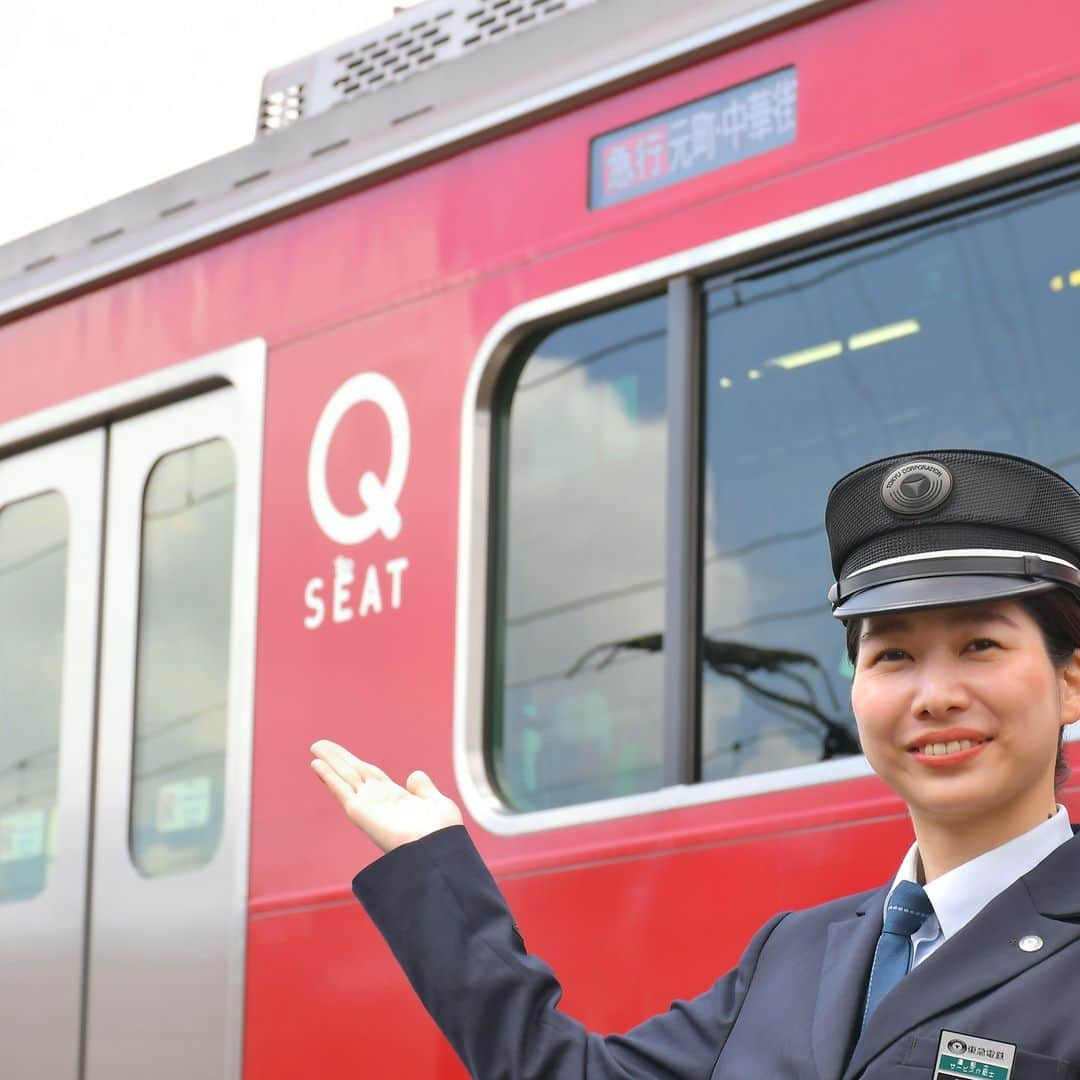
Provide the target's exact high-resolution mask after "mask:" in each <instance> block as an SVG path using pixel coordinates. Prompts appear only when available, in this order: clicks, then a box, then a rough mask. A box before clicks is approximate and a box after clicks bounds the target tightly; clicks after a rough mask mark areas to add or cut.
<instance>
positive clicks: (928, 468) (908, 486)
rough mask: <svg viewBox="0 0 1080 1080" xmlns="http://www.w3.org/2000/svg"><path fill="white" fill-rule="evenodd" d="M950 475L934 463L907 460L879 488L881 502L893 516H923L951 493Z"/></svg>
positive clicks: (946, 470) (942, 467) (951, 482)
mask: <svg viewBox="0 0 1080 1080" xmlns="http://www.w3.org/2000/svg"><path fill="white" fill-rule="evenodd" d="M952 486H953V480H952V473H951V472H949V470H948V469H946V468H945V466H944V465H939V464H938V463H937V462H936V461H908V462H905V463H904V464H903V465H900V466H898V467H897V468H895V469H893V471H892V472H891V473H889V475H888V476H886V477H885V480H884V482H883V483H882V485H881V501H882V502H883V503H884V504H885V505H886V506H887V507H888V508H889V509H890V510H891V511H892V512H893V513H894V514H926V513H928V512H929V511H931V510H933V509H935V508H936V507H938V506H940V505H941V504H942V503H943V502H944V501H945V500H946V499H947V498H948V497H949V493H950V492H951V491H952Z"/></svg>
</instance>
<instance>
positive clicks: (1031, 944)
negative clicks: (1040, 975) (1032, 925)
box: [1016, 934, 1043, 952]
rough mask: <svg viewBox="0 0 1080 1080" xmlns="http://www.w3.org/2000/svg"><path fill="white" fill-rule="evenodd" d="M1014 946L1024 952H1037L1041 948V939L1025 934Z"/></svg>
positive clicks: (1034, 935)
mask: <svg viewBox="0 0 1080 1080" xmlns="http://www.w3.org/2000/svg"><path fill="white" fill-rule="evenodd" d="M1016 944H1017V946H1018V947H1019V948H1020V949H1022V950H1023V951H1024V952H1038V951H1039V950H1040V949H1041V948H1042V947H1043V939H1042V938H1041V937H1039V935H1038V934H1027V935H1025V936H1024V937H1022V938H1021V939H1020V940H1019V941H1018V942H1017V943H1016Z"/></svg>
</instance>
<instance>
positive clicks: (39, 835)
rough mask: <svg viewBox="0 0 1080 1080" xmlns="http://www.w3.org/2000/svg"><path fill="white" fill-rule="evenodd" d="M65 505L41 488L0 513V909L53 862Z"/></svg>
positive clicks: (32, 891)
mask: <svg viewBox="0 0 1080 1080" xmlns="http://www.w3.org/2000/svg"><path fill="white" fill-rule="evenodd" d="M67 552H68V509H67V503H66V502H65V500H64V497H63V496H62V495H60V494H59V493H58V492H55V491H50V492H46V493H44V494H41V495H35V496H33V497H32V498H28V499H23V500H21V501H19V502H14V503H11V504H9V505H7V506H4V507H2V508H0V643H2V644H0V903H6V902H10V901H14V900H25V899H28V898H29V897H31V896H34V895H36V894H37V893H39V892H41V891H42V890H43V889H44V888H45V886H46V884H47V883H48V881H49V877H50V874H51V872H52V869H53V865H54V862H55V859H56V850H55V837H56V809H57V777H58V754H59V742H60V706H61V700H60V698H61V694H60V688H61V673H62V669H63V648H64V605H65V594H66V591H67V573H66V571H67Z"/></svg>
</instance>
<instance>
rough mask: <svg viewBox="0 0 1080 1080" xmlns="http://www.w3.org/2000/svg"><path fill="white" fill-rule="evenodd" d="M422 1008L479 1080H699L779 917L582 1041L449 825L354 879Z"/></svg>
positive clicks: (460, 832) (457, 830) (468, 847)
mask: <svg viewBox="0 0 1080 1080" xmlns="http://www.w3.org/2000/svg"><path fill="white" fill-rule="evenodd" d="M353 892H354V893H355V894H356V897H357V899H358V900H359V901H360V902H361V903H362V904H363V905H364V907H365V908H366V909H367V911H368V914H369V915H370V916H371V918H372V919H373V920H374V922H375V924H376V926H377V927H378V929H379V931H380V932H381V933H382V935H383V937H385V938H386V941H387V943H388V944H389V946H390V948H391V950H392V951H393V953H394V955H395V956H396V957H397V960H398V963H400V964H401V967H402V968H403V969H404V971H405V974H406V975H407V976H408V979H409V981H410V982H411V983H412V986H413V988H414V989H415V990H416V992H417V994H418V995H419V997H420V1000H421V1001H422V1002H423V1003H424V1006H425V1008H426V1009H427V1010H428V1012H429V1013H431V1015H432V1017H433V1018H434V1020H435V1022H436V1023H437V1024H438V1025H439V1027H440V1028H441V1029H442V1031H443V1033H444V1034H445V1035H446V1037H447V1039H449V1040H450V1043H451V1045H452V1046H453V1047H454V1049H455V1050H456V1051H457V1053H458V1055H459V1056H460V1058H461V1060H462V1061H463V1062H464V1063H465V1066H466V1068H467V1069H468V1070H469V1072H470V1073H471V1074H472V1076H474V1077H476V1078H477V1080H541V1078H542V1080H578V1078H581V1080H585V1078H587V1080H609V1078H610V1080H616V1078H617V1080H628V1078H633V1080H643V1078H645V1077H669V1078H680V1080H681V1078H686V1080H690V1078H693V1080H708V1078H709V1076H710V1075H711V1073H712V1070H713V1068H714V1066H715V1064H716V1061H717V1058H718V1057H719V1055H720V1052H721V1050H722V1049H723V1046H724V1043H725V1041H726V1040H727V1036H728V1033H729V1032H730V1030H731V1028H732V1026H733V1025H734V1023H735V1021H736V1019H737V1018H738V1015H739V1010H740V1008H741V1007H742V1003H743V1000H744V998H745V996H746V992H747V989H748V987H749V985H750V980H751V978H752V977H753V974H754V969H755V966H756V964H757V959H758V956H759V954H760V952H761V950H762V948H763V946H764V944H765V942H766V940H767V939H768V937H769V935H770V933H771V932H772V930H773V929H774V928H775V927H776V925H777V924H778V923H779V921H780V920H781V919H782V918H783V916H782V915H781V916H777V917H776V918H774V919H773V920H771V921H770V922H769V923H768V924H766V925H765V926H764V927H763V928H762V929H761V930H759V931H758V933H757V934H756V935H755V937H754V939H753V941H751V943H750V945H749V947H748V948H747V950H746V952H745V954H744V955H743V958H742V960H741V961H740V963H739V966H738V967H737V968H735V969H734V970H733V971H731V972H729V973H728V974H727V975H725V976H723V978H721V979H720V980H719V981H718V982H717V983H716V984H715V985H714V986H713V987H712V989H710V990H708V991H707V992H706V993H704V994H702V995H701V996H699V997H697V998H695V999H693V1000H692V1001H676V1002H675V1003H674V1004H673V1005H672V1006H671V1008H670V1009H669V1010H668V1011H667V1012H666V1013H662V1014H660V1015H658V1016H655V1017H653V1018H652V1019H650V1020H647V1021H645V1023H643V1024H640V1025H639V1026H638V1027H635V1028H633V1029H632V1030H631V1031H629V1032H627V1033H626V1034H625V1035H609V1036H601V1035H596V1034H592V1033H590V1032H588V1031H586V1030H585V1028H584V1027H583V1026H582V1025H581V1024H580V1023H578V1021H576V1020H574V1019H572V1018H571V1017H569V1016H566V1015H565V1014H563V1013H561V1012H559V1011H558V1010H557V1005H558V1003H559V999H560V998H561V996H562V988H561V987H560V986H559V983H558V980H557V979H556V978H555V976H554V974H553V973H552V971H551V969H550V968H549V967H548V966H547V964H545V963H544V962H543V961H542V960H540V959H539V958H538V957H535V956H530V955H529V954H528V953H526V951H525V947H524V942H523V941H522V938H521V935H520V933H519V932H518V930H517V927H516V926H515V925H514V922H513V919H512V918H511V915H510V911H509V909H508V908H507V906H506V901H505V900H504V899H503V897H502V894H501V893H500V892H499V889H498V886H497V885H496V884H495V880H494V878H492V876H491V874H490V872H489V871H488V869H487V867H486V866H485V865H484V863H483V861H482V860H481V858H480V856H479V854H478V853H477V851H476V848H475V847H473V845H472V842H471V841H470V839H469V837H468V834H467V833H466V831H465V829H464V828H463V827H462V826H460V825H458V826H453V827H451V828H447V829H442V830H440V831H438V832H436V833H432V834H431V835H430V836H426V837H424V838H423V839H422V840H417V841H415V842H413V843H410V844H404V845H402V846H401V847H399V848H396V849H395V850H394V851H392V852H390V853H389V854H387V855H384V856H383V857H382V858H380V859H378V860H376V861H375V862H374V863H372V864H371V865H370V866H369V867H368V868H367V869H365V870H363V871H361V872H360V873H359V874H357V876H356V878H355V879H354V880H353Z"/></svg>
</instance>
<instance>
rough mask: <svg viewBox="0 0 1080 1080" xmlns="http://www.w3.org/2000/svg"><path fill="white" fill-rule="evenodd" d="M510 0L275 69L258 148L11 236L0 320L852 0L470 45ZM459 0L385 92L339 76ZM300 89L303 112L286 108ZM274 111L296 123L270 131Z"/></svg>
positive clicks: (632, 1) (585, 10) (632, 15)
mask: <svg viewBox="0 0 1080 1080" xmlns="http://www.w3.org/2000/svg"><path fill="white" fill-rule="evenodd" d="M496 2H498V0H469V2H467V3H466V2H464V0H445V2H443V0H428V2H426V3H424V4H420V5H417V6H416V7H413V8H410V9H407V10H406V11H404V12H401V13H400V14H398V15H397V16H396V17H395V18H394V19H393V20H391V21H390V22H388V23H385V24H383V25H382V26H380V27H377V28H375V29H374V30H372V31H369V32H368V33H366V34H361V35H358V36H357V37H355V38H350V39H347V40H346V41H344V42H339V43H336V44H335V45H333V46H331V47H329V48H327V49H325V50H322V51H321V52H319V53H317V54H314V55H313V56H309V57H305V58H303V59H301V60H298V61H295V62H294V63H291V64H289V65H286V66H284V67H282V68H278V69H275V70H274V71H271V72H270V73H269V74H268V75H267V76H266V79H265V80H264V83H263V94H262V104H261V107H260V114H259V121H258V127H259V131H260V136H259V137H258V138H256V140H255V141H254V142H253V143H251V144H250V145H248V146H244V147H241V148H240V149H238V150H234V151H232V152H231V153H228V154H224V155H222V156H221V157H218V158H214V159H212V160H210V161H207V162H205V163H203V164H200V165H197V166H195V167H193V168H191V169H187V170H184V171H183V172H180V173H177V174H176V175H175V176H171V177H168V178H166V179H164V180H160V181H158V182H157V183H154V184H150V185H148V186H146V187H143V188H139V189H138V190H136V191H132V192H130V193H128V194H125V195H122V196H120V197H118V198H116V199H113V200H111V201H109V202H107V203H103V204H102V205H100V206H96V207H94V208H92V209H90V210H87V211H84V212H83V213H81V214H77V215H75V216H73V217H70V218H67V219H66V220H64V221H61V222H58V223H57V224H55V225H51V226H48V227H47V228H44V229H40V230H38V231H36V232H33V233H30V234H28V235H27V236H24V237H21V238H19V239H17V240H14V241H11V242H10V243H7V244H4V245H0V320H5V321H6V320H8V319H10V318H11V317H13V316H16V315H19V314H21V313H23V312H27V311H29V310H32V309H34V308H36V307H39V306H41V305H43V304H45V303H47V302H48V301H50V300H53V299H55V298H58V297H61V296H65V295H68V294H71V293H75V292H78V291H81V290H84V289H86V288H88V287H90V286H93V285H95V284H97V283H100V282H102V281H105V280H108V279H110V278H113V277H117V276H120V275H122V274H126V273H130V272H131V271H133V270H134V269H136V268H138V267H140V266H143V265H147V264H151V263H154V262H158V261H161V260H163V259H165V258H167V257H169V256H172V255H175V254H177V253H179V252H182V251H184V250H187V249H190V248H193V247H197V246H201V245H204V244H206V243H207V242H209V241H211V240H212V239H213V238H215V237H218V236H220V235H222V234H227V233H230V232H233V231H238V230H242V229H246V228H250V227H252V226H254V225H255V224H257V223H258V222H260V221H263V220H266V219H270V218H274V217H280V216H284V215H286V214H288V213H290V212H293V211H295V210H296V209H298V208H300V207H303V206H306V205H310V204H313V203H316V202H319V201H324V200H326V199H328V198H329V197H331V196H332V195H333V194H334V193H335V192H338V191H340V190H342V189H347V188H350V187H359V186H362V185H364V184H369V183H373V182H375V181H376V180H378V179H379V178H381V177H385V176H387V175H390V174H392V173H394V172H395V171H402V170H404V169H405V168H408V167H410V166H412V165H415V164H416V163H418V162H420V161H426V160H431V159H433V158H435V157H438V156H441V155H444V154H446V153H449V152H450V151H452V150H457V149H460V148H461V147H462V146H465V145H469V144H470V143H475V142H479V141H482V140H484V139H486V138H490V137H492V136H493V135H494V134H496V133H498V132H499V131H502V130H507V129H511V128H513V127H516V126H522V125H524V124H526V123H529V122H532V121H535V120H536V119H538V118H539V117H542V116H543V115H545V114H550V113H553V112H557V111H562V110H565V109H568V108H570V107H571V106H572V105H573V104H575V103H577V102H580V101H583V100H587V99H589V98H590V97H595V96H598V95H600V94H602V93H605V92H610V90H611V88H612V87H615V86H623V85H629V84H632V83H635V82H641V81H644V80H645V79H647V78H649V77H651V76H653V75H655V74H656V73H657V72H658V71H662V70H664V69H666V68H671V67H675V66H678V65H680V64H683V63H686V62H687V61H688V60H689V59H692V58H694V57H695V56H699V55H705V54H707V53H709V52H715V51H716V50H717V49H719V48H730V47H734V46H735V45H737V44H739V43H741V42H743V41H745V40H747V39H750V38H753V37H759V36H762V35H764V34H766V33H769V32H771V31H773V30H775V29H778V28H779V27H782V26H785V25H789V24H792V23H795V22H799V21H803V20H804V19H807V18H810V17H812V16H814V15H817V14H820V13H822V12H824V11H827V10H830V9H833V8H837V7H842V6H845V5H846V4H849V3H852V2H853V0H719V2H716V3H710V4H704V3H702V2H701V0H665V4H664V18H663V19H658V18H657V17H656V2H655V0H566V3H565V8H560V9H556V8H555V7H553V6H552V5H553V4H557V3H558V0H539V4H538V5H537V6H538V7H544V8H550V9H551V10H550V11H548V12H547V13H546V14H545V17H544V18H539V17H538V18H537V19H536V20H534V21H530V23H528V24H527V25H526V26H525V27H524V28H521V27H519V28H517V29H516V30H514V31H513V32H511V30H510V29H507V30H506V31H505V32H503V33H501V34H499V35H498V38H497V43H496V39H495V38H492V37H490V35H489V37H488V38H487V39H484V40H483V41H482V42H481V43H479V44H478V43H476V42H472V43H470V44H466V42H467V38H468V37H469V33H470V31H469V27H470V23H471V22H473V21H476V20H469V19H468V16H469V14H470V13H471V12H472V11H474V10H477V9H480V8H484V9H485V10H486V9H494V8H495V3H496ZM529 2H531V0H529ZM520 3H521V0H518V4H520ZM518 4H514V3H512V4H510V5H509V6H510V7H516V6H518ZM505 6H506V5H501V6H500V8H499V9H498V10H499V11H501V10H504V8H505ZM447 10H450V11H451V12H453V13H454V14H453V19H454V20H456V23H455V25H456V26H457V28H458V32H459V40H458V41H457V51H456V52H454V50H453V49H452V48H450V46H449V45H446V46H445V48H446V49H447V50H448V51H446V52H445V54H444V55H441V56H436V58H435V60H432V61H425V63H424V64H423V65H417V64H414V65H413V68H412V69H411V70H409V71H401V72H397V73H395V74H396V75H397V80H396V81H391V80H389V79H387V80H386V81H387V82H389V85H385V87H382V86H377V87H376V89H377V92H371V88H368V89H367V90H364V89H359V90H352V91H349V90H348V87H347V84H345V83H339V84H338V85H337V86H336V87H335V86H334V81H335V80H336V79H340V78H342V77H343V76H342V74H341V72H342V71H343V70H346V69H347V65H348V63H350V62H351V61H352V59H354V58H355V57H356V56H358V55H359V56H367V55H369V54H370V53H373V52H376V51H378V50H379V48H381V47H382V46H381V45H376V47H375V48H374V49H368V50H367V51H366V52H365V51H364V50H365V47H366V46H368V45H370V44H371V42H372V41H376V42H382V43H383V44H385V41H386V39H387V38H389V37H390V35H392V34H396V33H400V34H402V35H405V36H407V35H408V32H409V30H410V28H412V27H415V26H416V25H417V24H418V23H419V22H421V21H424V20H432V19H434V20H436V23H437V24H438V25H439V26H442V25H444V24H449V23H450V21H451V20H450V18H447V19H445V20H438V18H437V17H438V15H439V14H440V13H442V12H444V11H447ZM556 15H558V17H555V16H556ZM486 17H487V15H485V18H486ZM495 25H496V23H489V24H488V27H489V28H490V27H492V26H495ZM612 27H617V28H618V32H617V33H613V32H612ZM480 29H481V30H484V29H485V28H484V27H481V28H480ZM438 36H441V34H440V35H438ZM395 40H399V39H395ZM451 40H453V39H451ZM413 47H415V42H414V46H413ZM350 52H352V53H353V56H352V57H346V55H345V54H347V53H350ZM421 55H424V54H420V53H417V54H416V57H417V58H418V57H419V56H421ZM343 57H345V59H342V58H343ZM363 66H364V65H361V67H363ZM399 66H400V65H399ZM348 70H356V71H359V69H348ZM320 79H321V80H322V81H320ZM298 86H303V88H304V89H303V92H302V95H300V96H302V97H303V99H304V101H303V105H304V108H303V110H296V109H294V110H293V111H296V112H297V115H296V116H286V114H287V113H288V112H289V111H290V109H289V107H288V105H287V103H288V102H289V101H290V97H289V91H290V88H296V87H298ZM335 95H336V96H335ZM293 96H294V98H295V97H296V96H297V95H295V94H294V95H293ZM270 105H273V106H275V108H274V109H273V110H269V111H268V107H269V106H270ZM278 106H280V108H278ZM273 115H277V116H279V117H281V118H282V119H283V120H288V121H293V122H289V123H283V124H281V125H280V127H281V129H280V130H273V131H271V130H270V129H269V128H268V127H266V121H267V119H268V118H270V117H271V116H273ZM299 120H302V122H295V121H299Z"/></svg>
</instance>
